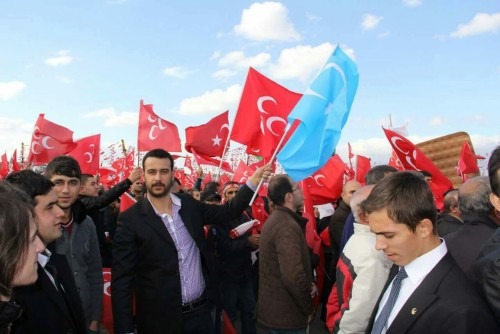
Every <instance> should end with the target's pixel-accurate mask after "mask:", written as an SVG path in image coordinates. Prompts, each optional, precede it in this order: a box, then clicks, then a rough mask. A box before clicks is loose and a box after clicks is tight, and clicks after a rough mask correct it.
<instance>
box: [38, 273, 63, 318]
mask: <svg viewBox="0 0 500 334" xmlns="http://www.w3.org/2000/svg"><path fill="white" fill-rule="evenodd" d="M38 280H39V282H40V286H41V287H42V289H43V291H45V292H46V293H47V295H48V296H49V297H50V299H51V300H52V301H53V302H54V304H56V305H57V307H59V308H60V309H61V311H62V312H64V313H65V314H66V315H67V316H68V317H69V316H70V315H69V313H68V308H67V306H66V302H65V301H64V299H63V296H62V295H61V294H60V293H59V291H57V289H56V287H55V285H54V283H52V281H51V279H50V278H49V276H48V274H47V273H46V272H45V269H43V268H42V266H41V265H40V264H38Z"/></svg>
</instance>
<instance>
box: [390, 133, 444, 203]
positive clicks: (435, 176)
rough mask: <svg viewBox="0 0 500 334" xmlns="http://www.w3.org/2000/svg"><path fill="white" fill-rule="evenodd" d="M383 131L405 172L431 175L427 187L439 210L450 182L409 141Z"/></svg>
mask: <svg viewBox="0 0 500 334" xmlns="http://www.w3.org/2000/svg"><path fill="white" fill-rule="evenodd" d="M383 130H384V132H385V135H386V137H387V139H388V140H389V143H390V144H391V145H392V148H393V149H394V152H396V155H397V156H398V158H399V161H400V162H401V164H402V165H403V168H404V169H405V170H415V171H421V170H425V171H427V172H429V173H431V174H432V181H430V182H429V186H430V188H431V190H432V193H433V194H434V201H435V202H436V207H437V209H438V210H441V208H442V207H443V200H444V193H445V192H446V191H448V190H450V189H452V188H453V185H452V183H451V181H450V180H449V179H448V178H447V177H446V176H445V175H444V174H443V172H441V170H440V169H439V168H437V167H436V165H434V164H433V163H432V161H431V160H430V159H429V158H428V157H427V156H426V155H425V154H423V153H422V151H420V150H419V149H418V147H416V146H415V145H413V143H412V142H411V141H409V140H408V139H406V138H405V137H403V136H402V135H400V134H398V133H396V132H394V131H391V130H387V129H383Z"/></svg>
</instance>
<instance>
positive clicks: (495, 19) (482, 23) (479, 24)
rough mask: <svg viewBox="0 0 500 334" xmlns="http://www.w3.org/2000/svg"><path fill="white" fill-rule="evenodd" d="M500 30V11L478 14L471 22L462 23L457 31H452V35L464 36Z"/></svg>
mask: <svg viewBox="0 0 500 334" xmlns="http://www.w3.org/2000/svg"><path fill="white" fill-rule="evenodd" d="M498 30H500V13H495V14H491V15H490V14H485V13H478V14H476V15H475V16H474V17H473V18H472V20H470V22H468V23H466V24H460V25H459V26H458V29H457V31H454V32H452V33H451V34H450V35H451V37H456V38H462V37H467V36H473V35H479V34H484V33H488V32H490V33H495V32H497V31H498Z"/></svg>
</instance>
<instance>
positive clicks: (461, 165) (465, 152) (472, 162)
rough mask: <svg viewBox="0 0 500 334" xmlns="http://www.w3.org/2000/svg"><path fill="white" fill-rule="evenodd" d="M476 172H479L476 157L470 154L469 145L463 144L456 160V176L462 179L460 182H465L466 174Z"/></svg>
mask: <svg viewBox="0 0 500 334" xmlns="http://www.w3.org/2000/svg"><path fill="white" fill-rule="evenodd" d="M477 172H479V167H478V166H477V159H476V155H475V154H474V153H473V152H472V150H471V148H470V146H469V143H467V142H464V143H463V145H462V151H461V152H460V159H459V160H458V166H457V174H458V176H460V177H462V182H465V180H466V179H467V174H472V173H477Z"/></svg>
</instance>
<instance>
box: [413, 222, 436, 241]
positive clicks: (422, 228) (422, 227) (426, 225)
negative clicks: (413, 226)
mask: <svg viewBox="0 0 500 334" xmlns="http://www.w3.org/2000/svg"><path fill="white" fill-rule="evenodd" d="M416 232H417V234H418V235H419V236H422V237H423V238H427V237H429V236H430V235H432V234H435V233H434V225H433V224H432V221H431V220H430V219H428V218H425V219H422V220H421V221H420V223H418V225H417V231H416Z"/></svg>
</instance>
